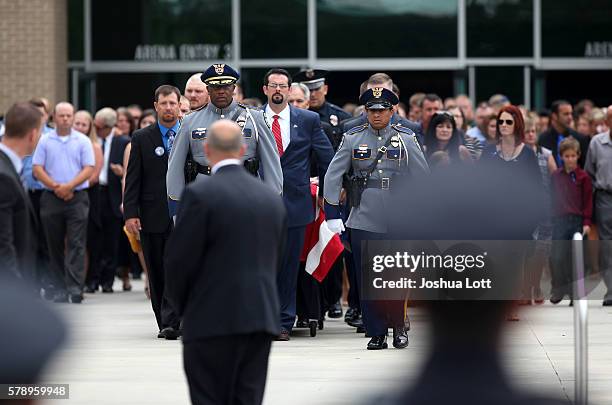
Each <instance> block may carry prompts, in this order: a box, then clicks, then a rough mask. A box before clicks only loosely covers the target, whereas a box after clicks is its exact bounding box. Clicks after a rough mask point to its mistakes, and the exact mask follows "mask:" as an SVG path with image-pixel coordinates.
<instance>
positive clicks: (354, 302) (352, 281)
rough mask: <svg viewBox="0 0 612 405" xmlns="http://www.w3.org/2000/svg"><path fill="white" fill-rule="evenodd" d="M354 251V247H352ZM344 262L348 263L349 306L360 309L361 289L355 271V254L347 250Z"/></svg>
mask: <svg viewBox="0 0 612 405" xmlns="http://www.w3.org/2000/svg"><path fill="white" fill-rule="evenodd" d="M351 249H352V247H351ZM344 262H345V263H346V275H347V276H348V282H349V290H348V304H349V307H351V308H360V307H361V303H360V302H359V288H357V271H356V270H355V260H354V259H353V253H352V252H349V251H347V250H345V251H344Z"/></svg>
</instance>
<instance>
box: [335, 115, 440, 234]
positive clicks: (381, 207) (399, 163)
mask: <svg viewBox="0 0 612 405" xmlns="http://www.w3.org/2000/svg"><path fill="white" fill-rule="evenodd" d="M389 138H391V142H390V144H389V146H388V147H387V150H386V151H385V153H384V154H383V156H382V157H381V159H380V160H379V161H378V164H377V166H376V169H375V170H374V172H373V173H372V175H371V176H370V182H372V183H376V182H380V184H381V186H382V185H384V184H387V185H388V186H389V188H392V187H393V185H394V183H393V179H394V177H396V176H402V175H407V174H410V175H413V176H414V175H416V176H419V175H423V174H428V173H429V167H428V165H427V162H426V160H425V157H424V156H423V152H422V150H421V148H420V146H419V144H418V142H417V139H416V136H415V135H414V132H412V131H411V130H410V129H408V128H405V127H402V126H401V125H399V124H394V125H388V126H387V127H385V128H383V129H381V130H375V129H373V128H372V127H371V126H370V125H369V124H368V123H366V124H363V125H361V126H358V127H355V128H353V129H351V130H350V131H348V132H347V133H345V134H344V137H343V139H342V142H341V143H340V147H339V148H338V152H337V153H336V155H335V156H334V158H333V159H332V161H331V163H330V165H329V168H328V169H327V174H326V175H325V184H324V197H325V202H326V208H327V207H328V206H332V207H337V206H338V204H339V202H338V201H339V196H340V190H341V189H342V177H343V175H344V174H345V173H348V172H349V170H350V169H351V168H352V169H353V171H354V173H355V174H361V173H363V174H364V175H365V173H366V171H367V169H368V167H369V166H370V165H371V163H372V162H373V161H374V159H375V158H376V156H377V154H378V150H379V149H380V148H381V147H383V146H384V145H385V144H386V143H387V140H389ZM383 182H384V183H383ZM388 203H389V190H388V189H385V188H384V187H380V188H374V187H371V188H370V187H369V188H366V189H365V190H364V192H363V194H362V196H361V203H360V205H359V207H354V208H352V209H351V213H350V215H349V218H348V221H347V223H346V225H347V227H348V228H353V229H360V230H363V231H368V232H377V233H386V232H387V230H388V227H387V224H386V217H385V215H386V214H388V213H387V205H388ZM328 214H329V215H328ZM326 216H327V218H328V219H333V218H339V216H338V215H334V214H332V213H330V212H329V211H328V210H327V209H326Z"/></svg>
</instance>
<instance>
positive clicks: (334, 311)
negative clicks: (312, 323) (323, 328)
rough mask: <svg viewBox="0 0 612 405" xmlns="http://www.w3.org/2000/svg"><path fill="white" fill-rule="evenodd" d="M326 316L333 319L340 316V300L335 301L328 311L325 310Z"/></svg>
mask: <svg viewBox="0 0 612 405" xmlns="http://www.w3.org/2000/svg"><path fill="white" fill-rule="evenodd" d="M327 316H329V317H330V318H334V319H336V318H342V305H340V301H338V302H336V303H335V304H334V305H332V306H331V307H330V308H329V311H327Z"/></svg>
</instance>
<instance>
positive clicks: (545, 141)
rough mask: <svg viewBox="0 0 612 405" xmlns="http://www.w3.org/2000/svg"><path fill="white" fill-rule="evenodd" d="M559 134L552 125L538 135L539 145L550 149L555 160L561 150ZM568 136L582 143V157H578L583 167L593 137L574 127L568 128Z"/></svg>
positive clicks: (579, 163)
mask: <svg viewBox="0 0 612 405" xmlns="http://www.w3.org/2000/svg"><path fill="white" fill-rule="evenodd" d="M557 135H558V134H557V131H556V130H555V129H554V128H553V127H552V126H551V127H550V128H549V129H548V130H546V131H545V132H542V133H541V134H540V136H539V137H538V145H540V146H543V147H545V148H547V149H550V150H551V151H552V154H553V157H554V158H555V161H556V160H557V153H558V150H559V149H558V142H557V141H558V139H557ZM568 136H571V137H574V138H575V139H576V140H577V141H578V143H580V158H579V159H578V165H580V167H581V168H584V162H586V155H587V152H588V151H589V143H590V142H591V138H589V137H588V136H584V135H582V134H580V133H578V132H576V131H574V130H573V129H568Z"/></svg>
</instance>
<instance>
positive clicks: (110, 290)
mask: <svg viewBox="0 0 612 405" xmlns="http://www.w3.org/2000/svg"><path fill="white" fill-rule="evenodd" d="M102 292H103V293H105V294H109V293H112V292H113V287H102Z"/></svg>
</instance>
